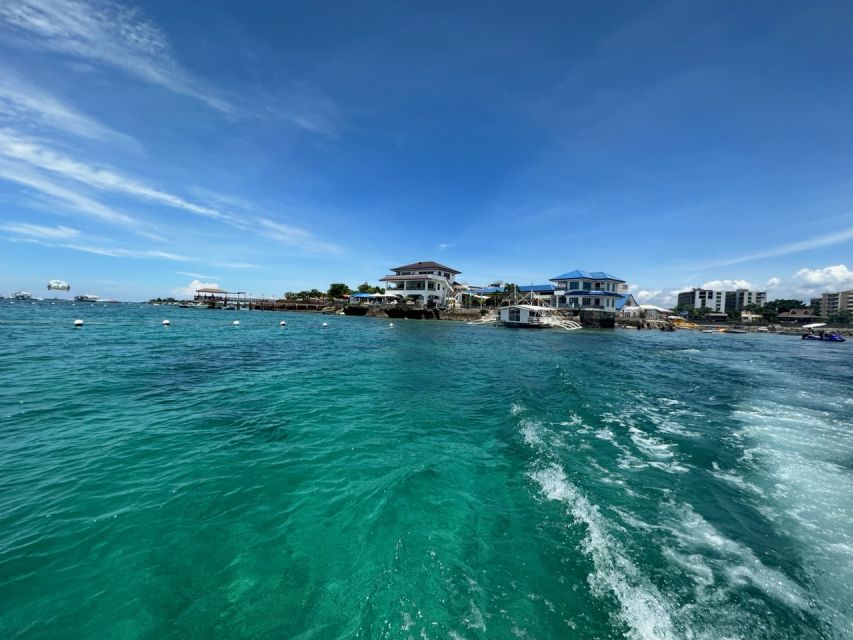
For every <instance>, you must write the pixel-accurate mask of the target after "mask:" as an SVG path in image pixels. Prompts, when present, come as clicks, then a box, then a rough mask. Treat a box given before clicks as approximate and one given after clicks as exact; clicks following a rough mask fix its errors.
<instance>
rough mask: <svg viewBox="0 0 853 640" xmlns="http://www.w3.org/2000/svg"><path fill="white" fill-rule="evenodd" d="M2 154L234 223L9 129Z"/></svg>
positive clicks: (1, 134) (2, 135)
mask: <svg viewBox="0 0 853 640" xmlns="http://www.w3.org/2000/svg"><path fill="white" fill-rule="evenodd" d="M0 155H3V156H4V157H6V158H9V159H10V160H14V161H17V162H24V163H26V164H28V165H30V166H31V167H34V168H36V169H40V170H42V171H48V172H51V173H54V174H57V175H60V176H62V177H63V178H67V179H70V180H74V181H76V182H80V183H82V184H85V185H87V186H90V187H93V188H95V189H100V190H103V191H111V192H114V193H121V194H124V195H128V196H132V197H136V198H139V199H142V200H149V201H152V202H156V203H158V204H162V205H166V206H168V207H172V208H175V209H182V210H184V211H188V212H190V213H193V214H196V215H200V216H204V217H207V218H216V219H222V220H230V219H231V217H230V216H229V215H227V214H225V213H222V212H220V211H217V210H216V209H212V208H210V207H205V206H202V205H198V204H195V203H192V202H189V201H187V200H185V199H183V198H181V197H180V196H176V195H173V194H171V193H167V192H165V191H160V190H158V189H154V188H152V187H149V186H147V185H145V184H143V183H141V182H139V181H137V180H134V179H133V178H129V177H127V176H123V175H121V174H119V173H117V172H116V171H114V170H111V169H107V168H101V167H93V166H91V165H88V164H84V163H82V162H78V161H76V160H73V159H71V158H68V157H67V156H64V155H63V154H61V153H59V152H57V151H54V150H52V149H48V148H46V147H44V146H43V145H42V144H41V143H40V142H39V141H37V140H34V139H32V138H29V137H25V136H21V135H19V134H17V133H15V132H12V131H9V130H0Z"/></svg>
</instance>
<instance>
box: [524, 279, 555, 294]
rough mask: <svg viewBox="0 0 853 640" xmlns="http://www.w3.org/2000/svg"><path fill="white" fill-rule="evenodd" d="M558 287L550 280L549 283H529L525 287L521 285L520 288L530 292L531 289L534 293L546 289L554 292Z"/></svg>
mask: <svg viewBox="0 0 853 640" xmlns="http://www.w3.org/2000/svg"><path fill="white" fill-rule="evenodd" d="M556 288H557V287H555V286H554V285H553V284H551V283H550V282H549V283H548V284H529V285H525V286H523V287H519V288H518V290H519V291H521V292H522V293H530V292H531V291H532V292H534V293H539V292H540V291H545V292H548V293H552V292H553V291H554V290H555V289H556Z"/></svg>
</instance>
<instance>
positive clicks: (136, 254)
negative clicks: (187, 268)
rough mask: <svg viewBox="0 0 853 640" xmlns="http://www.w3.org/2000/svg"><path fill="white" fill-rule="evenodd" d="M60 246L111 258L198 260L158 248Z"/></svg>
mask: <svg viewBox="0 0 853 640" xmlns="http://www.w3.org/2000/svg"><path fill="white" fill-rule="evenodd" d="M58 246H60V247H64V248H66V249H73V250H74V251H82V252H84V253H93V254H95V255H99V256H109V257H111V258H159V259H161V260H175V261H177V262H197V261H198V258H192V257H190V256H182V255H179V254H176V253H169V252H167V251H157V250H139V249H113V248H110V247H98V246H92V245H80V244H60V245H58Z"/></svg>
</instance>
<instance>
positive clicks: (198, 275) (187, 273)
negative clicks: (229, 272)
mask: <svg viewBox="0 0 853 640" xmlns="http://www.w3.org/2000/svg"><path fill="white" fill-rule="evenodd" d="M175 273H177V274H178V275H182V276H189V277H190V278H203V279H205V280H209V279H211V280H216V279H217V278H218V277H219V276H206V275H204V274H203V273H194V272H193V271H176V272H175Z"/></svg>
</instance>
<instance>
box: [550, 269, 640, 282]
mask: <svg viewBox="0 0 853 640" xmlns="http://www.w3.org/2000/svg"><path fill="white" fill-rule="evenodd" d="M574 278H577V279H586V280H613V281H614V282H625V281H624V280H622V279H621V278H617V277H616V276H614V275H611V274H609V273H605V272H604V271H582V270H580V269H575V270H574V271H569V272H568V273H564V274H563V275H561V276H554V277H553V278H551V280H572V279H574Z"/></svg>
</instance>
